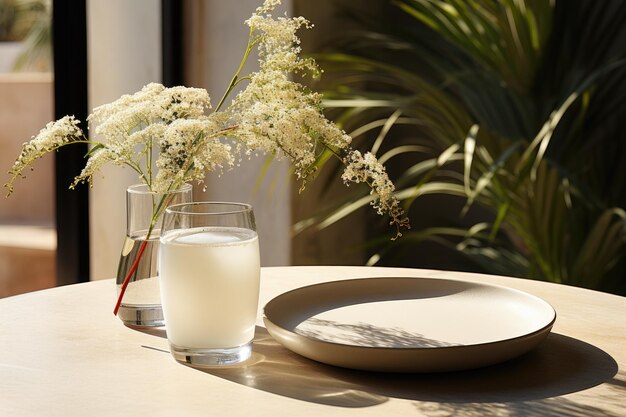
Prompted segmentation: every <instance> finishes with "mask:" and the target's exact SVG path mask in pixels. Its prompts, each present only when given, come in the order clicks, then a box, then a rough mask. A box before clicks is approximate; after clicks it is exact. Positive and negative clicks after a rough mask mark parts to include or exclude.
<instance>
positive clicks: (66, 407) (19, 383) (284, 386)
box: [0, 267, 626, 417]
mask: <svg viewBox="0 0 626 417" xmlns="http://www.w3.org/2000/svg"><path fill="white" fill-rule="evenodd" d="M364 277H429V278H448V279H459V280H468V281H478V282H486V283H494V284H500V285H505V286H508V287H511V288H517V289H520V290H522V291H526V292H529V293H531V294H534V295H536V296H539V297H541V298H543V299H544V300H546V301H548V302H549V303H550V304H552V306H554V308H555V310H556V311H557V320H556V324H555V326H554V328H553V331H552V333H551V334H550V335H549V336H548V338H547V339H546V340H545V341H544V342H543V343H542V344H541V345H540V346H539V347H538V348H537V349H535V350H534V351H532V352H530V353H528V354H526V355H524V356H522V357H520V358H518V359H514V360H512V361H509V362H506V363H503V364H500V365H495V366H492V367H489V368H484V369H478V370H473V371H465V372H453V373H444V374H429V375H420V374H406V375H398V374H376V373H369V372H359V371H351V370H347V369H341V368H335V367H332V366H328V365H323V364H319V363H316V362H313V361H310V360H308V359H305V358H302V357H300V356H298V355H296V354H294V353H291V352H290V351H288V350H286V349H285V348H283V347H282V346H281V345H279V344H278V343H276V342H275V341H274V340H273V339H272V338H271V337H270V336H269V335H268V333H267V331H266V330H265V329H264V328H263V324H262V323H263V322H262V314H261V312H262V306H263V305H265V303H267V302H268V301H269V300H270V299H272V298H273V297H275V296H276V295H278V294H280V293H282V292H285V291H287V290H291V289H294V288H297V287H301V286H304V285H309V284H313V283H318V282H324V281H332V280H338V279H349V278H364ZM114 298H115V285H114V282H113V280H106V281H98V282H91V283H86V284H79V285H72V286H67V287H60V288H54V289H50V290H44V291H40V292H35V293H29V294H24V295H20V296H16V297H10V298H5V299H2V300H0V415H2V416H64V417H66V416H126V415H127V416H138V415H149V416H247V417H250V416H255V417H256V416H273V415H282V416H298V417H299V416H344V415H346V416H349V415H359V416H405V415H406V416H426V417H439V416H461V417H479V416H480V417H482V416H530V417H539V416H558V417H564V416H574V417H582V416H609V417H612V416H626V407H625V406H626V298H624V297H618V296H614V295H609V294H604V293H600V292H594V291H589V290H584V289H579V288H573V287H566V286H561V285H555V284H549V283H543V282H536V281H529V280H521V279H514V278H505V277H496V276H489V275H479V274H468V273H458V272H444V271H430V270H419V269H395V268H393V269H392V268H365V267H279V268H263V270H262V277H261V300H260V303H259V304H260V308H259V317H258V323H257V324H258V327H257V332H256V337H255V341H254V348H253V350H254V353H253V357H252V359H251V360H249V361H248V362H246V363H245V364H242V365H237V366H234V367H227V368H217V369H211V370H204V371H202V370H197V369H193V368H190V367H186V366H183V365H180V364H178V363H176V362H175V361H174V359H172V357H171V356H170V355H169V353H167V351H168V345H167V339H166V338H165V334H164V332H163V331H161V330H155V331H152V332H141V331H138V330H135V329H131V328H128V327H125V326H124V325H123V324H122V323H121V322H120V321H119V319H117V318H116V317H114V316H113V314H112V309H113V304H114Z"/></svg>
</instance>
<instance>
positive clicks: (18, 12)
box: [0, 0, 52, 71]
mask: <svg viewBox="0 0 626 417" xmlns="http://www.w3.org/2000/svg"><path fill="white" fill-rule="evenodd" d="M0 41H14V42H23V44H24V47H23V50H22V52H21V53H20V55H19V56H18V57H17V60H16V62H15V63H14V64H13V69H14V70H16V71H50V70H51V69H52V1H51V0H0Z"/></svg>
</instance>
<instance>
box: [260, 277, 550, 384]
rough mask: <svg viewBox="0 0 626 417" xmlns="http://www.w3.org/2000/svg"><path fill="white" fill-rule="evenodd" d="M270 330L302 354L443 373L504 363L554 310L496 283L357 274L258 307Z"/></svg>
mask: <svg viewBox="0 0 626 417" xmlns="http://www.w3.org/2000/svg"><path fill="white" fill-rule="evenodd" d="M264 312H265V316H264V318H263V319H264V321H265V325H266V327H267V330H268V331H269V333H270V334H271V335H272V337H274V339H276V340H277V341H278V342H279V343H281V344H282V345H284V346H285V347H287V348H288V349H290V350H292V351H294V352H296V353H298V354H300V355H302V356H305V357H307V358H310V359H313V360H316V361H319V362H324V363H327V364H330V365H336V366H342V367H346V368H353V369H362V370H370V371H383V372H442V371H457V370H463V369H471V368H477V367H481V366H486V365H492V364H495V363H499V362H503V361H506V360H508V359H512V358H514V357H516V356H519V355H521V354H523V353H525V352H527V351H529V350H531V349H532V348H534V347H535V346H537V345H538V344H539V343H540V342H541V341H542V340H543V339H544V338H545V337H546V336H547V335H548V333H549V332H550V329H551V328H552V325H553V324H554V320H555V319H556V313H555V311H554V309H553V308H552V307H551V306H550V305H549V304H548V303H546V302H545V301H543V300H542V299H540V298H538V297H535V296H533V295H530V294H527V293H525V292H522V291H518V290H514V289H511V288H506V287H500V286H496V285H488V284H479V283H472V282H464V281H455V280H448V279H431V278H363V279H351V280H345V281H333V282H327V283H323V284H317V285H311V286H308V287H303V288H299V289H296V290H293V291H289V292H287V293H284V294H281V295H279V296H278V297H276V298H274V299H273V300H271V301H270V302H269V303H267V305H266V306H265V310H264Z"/></svg>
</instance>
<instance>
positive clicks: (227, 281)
mask: <svg viewBox="0 0 626 417" xmlns="http://www.w3.org/2000/svg"><path fill="white" fill-rule="evenodd" d="M260 273H261V268H260V258H259V239H258V236H257V233H256V227H255V223H254V213H253V211H252V207H251V206H250V205H249V204H242V203H220V202H196V203H188V204H177V205H172V206H170V207H168V208H167V209H166V210H165V214H164V216H163V226H162V229H161V237H160V249H159V277H160V280H161V302H162V304H163V314H164V316H165V325H166V329H167V339H168V342H169V345H170V352H171V353H172V356H173V357H174V358H175V359H176V360H177V361H179V362H182V363H186V364H190V365H195V366H207V365H208V366H210V365H226V364H234V363H239V362H242V361H244V360H246V359H248V358H249V357H250V355H251V352H252V339H253V338H254V327H255V323H256V313H257V305H258V300H259V280H260Z"/></svg>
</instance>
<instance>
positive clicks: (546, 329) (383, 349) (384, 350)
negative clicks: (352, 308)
mask: <svg viewBox="0 0 626 417" xmlns="http://www.w3.org/2000/svg"><path fill="white" fill-rule="evenodd" d="M388 279H392V280H407V281H419V280H429V281H442V282H452V283H458V284H463V285H468V284H469V285H470V286H472V287H474V286H476V287H482V288H484V287H487V288H496V289H498V290H504V291H508V292H512V293H516V294H518V295H521V296H524V297H528V298H530V299H534V300H535V301H538V302H539V303H542V304H544V305H545V306H546V307H547V308H548V309H549V313H550V315H551V317H550V320H549V321H548V322H547V323H546V324H544V325H542V326H541V327H540V328H537V329H535V330H533V331H531V332H526V333H524V334H520V335H518V336H513V337H509V338H506V339H499V340H494V341H487V342H480V343H470V344H463V345H452V346H422V347H402V346H395V347H394V346H362V345H352V344H347V343H341V342H333V341H328V340H323V339H318V338H315V337H311V336H308V335H304V334H301V333H297V332H295V331H293V330H291V329H288V328H286V327H283V326H281V325H279V324H278V323H277V322H276V321H275V320H272V317H271V315H269V316H268V313H267V312H266V310H267V307H268V306H270V308H271V305H272V304H275V303H278V302H280V299H281V298H283V297H286V296H289V295H290V294H293V293H294V292H302V291H307V290H310V289H311V288H314V287H325V286H332V285H337V284H338V283H341V284H346V285H350V284H355V283H357V282H359V281H363V280H376V281H382V280H388ZM556 318H557V312H556V309H555V308H554V307H553V306H552V304H550V303H549V302H547V301H546V300H544V299H543V298H541V297H538V296H536V295H534V294H531V293H528V292H526V291H522V290H519V289H517V288H511V287H507V286H504V285H499V284H491V283H484V282H476V281H466V280H459V279H450V278H438V277H402V276H386V277H360V278H358V277H357V278H349V279H343V280H331V281H326V282H320V283H315V284H310V285H305V286H302V287H298V288H294V289H292V290H289V291H285V292H283V293H281V294H279V295H277V296H275V297H273V298H272V299H271V300H269V301H268V302H267V303H266V304H265V306H264V307H263V321H264V322H266V321H267V322H269V323H271V324H272V325H273V326H275V327H276V328H278V329H280V330H281V331H283V332H287V333H288V334H289V335H291V336H295V337H297V338H298V339H303V340H305V341H308V342H312V343H316V344H322V345H327V346H329V347H332V348H334V349H350V350H353V349H357V350H359V351H361V352H367V351H370V352H374V351H376V352H379V353H381V354H390V353H392V352H399V351H402V352H404V353H410V352H414V353H416V354H417V353H419V352H433V351H447V352H451V351H454V350H469V349H476V348H481V347H489V346H492V345H499V344H503V343H513V342H515V341H522V340H524V339H532V338H535V337H538V336H539V335H542V334H545V336H544V337H547V335H548V334H549V333H550V331H551V329H552V327H553V326H554V323H555V322H556ZM265 324H266V328H267V330H268V332H269V333H270V335H271V336H272V337H273V338H274V339H275V340H276V341H277V342H278V343H280V344H281V345H283V346H285V347H286V348H288V349H289V350H292V349H291V348H290V347H289V346H288V345H286V344H284V343H283V341H282V337H281V336H278V337H276V336H275V335H274V334H272V331H271V330H270V329H269V327H268V326H267V323H265ZM542 340H543V338H542V339H541V340H540V341H539V342H538V343H537V345H538V344H539V343H540V342H541V341H542ZM534 347H536V345H535V346H533V347H532V348H530V349H528V351H530V350H532V349H533V348H534ZM296 353H298V352H296ZM298 354H299V353H298ZM307 357H308V356H307ZM512 358H513V357H511V359H512ZM311 359H312V358H311ZM315 360H318V361H320V360H319V359H315ZM320 362H323V363H329V362H324V361H320Z"/></svg>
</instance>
